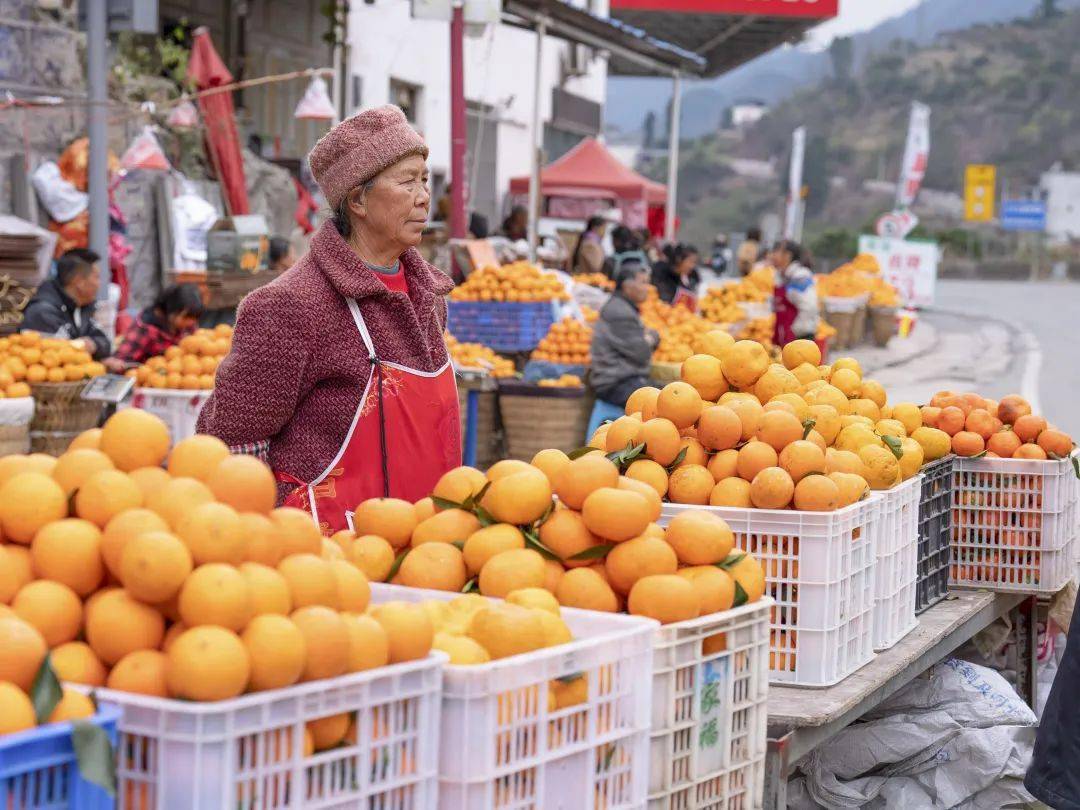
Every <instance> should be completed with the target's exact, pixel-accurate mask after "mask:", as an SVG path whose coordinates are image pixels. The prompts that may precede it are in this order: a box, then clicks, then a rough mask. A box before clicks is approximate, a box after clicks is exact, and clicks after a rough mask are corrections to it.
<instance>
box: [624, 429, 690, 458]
mask: <svg viewBox="0 0 1080 810" xmlns="http://www.w3.org/2000/svg"><path fill="white" fill-rule="evenodd" d="M641 441H642V442H644V443H645V455H647V456H648V457H649V458H650V459H652V460H653V461H655V462H656V463H657V464H660V465H661V466H664V467H667V466H668V465H670V464H671V463H672V462H673V461H675V457H676V456H677V455H678V454H679V449H680V447H681V445H682V437H681V436H680V435H679V429H678V428H677V427H675V425H674V423H673V422H671V420H669V419H661V418H655V419H650V420H649V421H647V422H645V423H644V425H643V426H642V430H641ZM624 447H625V445H624ZM620 449H622V448H620Z"/></svg>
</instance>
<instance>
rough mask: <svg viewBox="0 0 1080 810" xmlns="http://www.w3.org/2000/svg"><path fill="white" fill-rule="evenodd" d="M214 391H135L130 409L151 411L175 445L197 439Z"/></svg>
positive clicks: (138, 389) (141, 389)
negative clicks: (197, 425) (200, 421)
mask: <svg viewBox="0 0 1080 810" xmlns="http://www.w3.org/2000/svg"><path fill="white" fill-rule="evenodd" d="M211 393H213V392H211V391H172V390H166V389H162V388H136V389H135V390H134V392H133V393H132V395H131V400H130V402H129V403H128V406H127V407H132V408H141V409H142V410H144V411H149V412H150V413H152V414H154V415H155V416H157V417H160V418H161V420H162V421H163V422H165V424H166V425H168V427H169V436H170V437H172V442H173V444H176V443H177V442H178V441H181V440H182V439H186V438H188V437H189V436H194V435H195V424H196V423H197V422H198V421H199V413H201V412H202V409H203V405H205V404H206V400H208V399H210V394H211Z"/></svg>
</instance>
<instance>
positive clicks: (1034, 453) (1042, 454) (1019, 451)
mask: <svg viewBox="0 0 1080 810" xmlns="http://www.w3.org/2000/svg"><path fill="white" fill-rule="evenodd" d="M1013 458H1025V459H1029V460H1031V459H1034V460H1037V461H1046V459H1047V458H1048V456H1047V455H1046V451H1045V450H1043V449H1042V448H1041V447H1040V446H1039V445H1037V444H1022V445H1020V446H1019V447H1018V448H1016V452H1015V453H1013Z"/></svg>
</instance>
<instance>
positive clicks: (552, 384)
mask: <svg viewBox="0 0 1080 810" xmlns="http://www.w3.org/2000/svg"><path fill="white" fill-rule="evenodd" d="M537 385H539V386H540V387H541V388H581V387H582V386H584V385H585V383H584V381H583V380H582V379H581V377H579V376H578V375H576V374H561V375H559V376H558V377H555V378H554V379H550V380H540V382H539V383H537Z"/></svg>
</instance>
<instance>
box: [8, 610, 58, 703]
mask: <svg viewBox="0 0 1080 810" xmlns="http://www.w3.org/2000/svg"><path fill="white" fill-rule="evenodd" d="M0 649H2V650H3V651H4V654H3V655H0V681H10V682H11V683H13V684H15V685H16V686H17V687H19V688H20V689H22V690H23V691H25V692H28V691H29V690H30V687H31V686H32V685H33V683H34V677H35V676H36V675H37V671H38V669H39V668H40V667H41V662H42V659H44V658H45V654H46V652H47V647H46V644H45V639H44V638H43V637H42V635H41V633H40V632H38V630H37V628H35V627H34V626H33V625H32V624H30V623H29V622H26V621H23V620H22V619H21V618H18V617H12V616H0Z"/></svg>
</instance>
